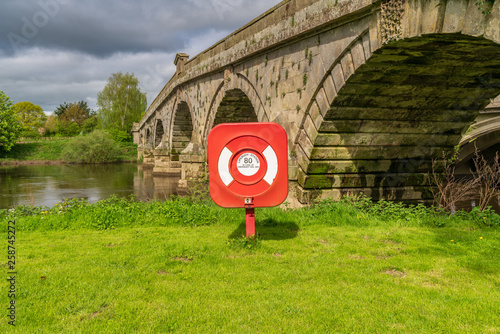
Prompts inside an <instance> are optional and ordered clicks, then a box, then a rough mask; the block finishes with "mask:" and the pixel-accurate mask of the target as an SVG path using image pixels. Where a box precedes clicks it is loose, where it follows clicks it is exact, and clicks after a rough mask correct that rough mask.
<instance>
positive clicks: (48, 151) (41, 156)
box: [0, 139, 69, 162]
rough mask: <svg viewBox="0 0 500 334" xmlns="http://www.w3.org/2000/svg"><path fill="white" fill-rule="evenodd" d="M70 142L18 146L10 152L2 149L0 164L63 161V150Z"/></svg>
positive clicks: (55, 141) (65, 140)
mask: <svg viewBox="0 0 500 334" xmlns="http://www.w3.org/2000/svg"><path fill="white" fill-rule="evenodd" d="M68 141H69V139H54V140H47V141H37V142H30V143H22V144H16V145H14V146H13V147H12V149H11V150H10V151H9V152H5V151H4V150H3V149H1V148H0V162H8V161H27V160H62V158H61V154H62V150H63V149H64V146H65V145H66V143H67V142H68Z"/></svg>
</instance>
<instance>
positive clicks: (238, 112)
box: [212, 89, 258, 128]
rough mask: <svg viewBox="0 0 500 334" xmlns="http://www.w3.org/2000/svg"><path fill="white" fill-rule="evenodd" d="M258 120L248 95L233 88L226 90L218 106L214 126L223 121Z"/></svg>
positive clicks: (243, 121)
mask: <svg viewBox="0 0 500 334" xmlns="http://www.w3.org/2000/svg"><path fill="white" fill-rule="evenodd" d="M257 121H258V120H257V115H256V113H255V109H254V107H253V105H252V102H251V101H250V99H249V98H248V96H247V95H246V94H245V93H244V92H243V91H242V90H240V89H231V90H228V91H227V92H226V94H225V95H224V98H223V99H222V101H221V102H220V104H219V106H218V108H217V113H216V114H215V118H214V121H213V124H212V128H213V127H214V126H216V125H218V124H221V123H245V122H257Z"/></svg>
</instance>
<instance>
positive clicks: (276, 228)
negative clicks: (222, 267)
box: [229, 218, 299, 240]
mask: <svg viewBox="0 0 500 334" xmlns="http://www.w3.org/2000/svg"><path fill="white" fill-rule="evenodd" d="M298 232H299V226H298V225H297V224H295V223H291V222H277V221H276V220H274V219H272V218H267V219H264V220H262V221H256V222H255V233H256V234H257V236H258V237H259V239H261V240H285V239H293V238H295V237H297V233H298ZM245 235H246V223H241V224H240V226H238V228H237V229H236V230H234V232H233V233H231V235H229V239H238V238H241V237H243V236H245Z"/></svg>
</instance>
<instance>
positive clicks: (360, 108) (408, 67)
mask: <svg viewBox="0 0 500 334" xmlns="http://www.w3.org/2000/svg"><path fill="white" fill-rule="evenodd" d="M366 35H367V32H364V33H363V34H361V35H360V36H359V37H358V38H356V39H355V40H354V41H353V42H352V43H351V45H349V47H348V48H347V49H346V50H345V51H344V52H343V53H342V54H341V55H340V56H339V57H338V58H337V59H336V60H335V61H334V62H333V64H332V66H331V67H330V69H329V71H328V73H327V75H326V76H325V77H324V78H323V80H322V81H321V84H320V87H319V88H318V89H317V91H316V93H315V97H314V98H313V99H312V101H311V103H310V105H309V106H308V112H307V113H306V116H305V119H304V121H303V122H302V127H301V131H300V133H299V136H298V138H297V140H296V142H297V146H298V147H300V150H299V151H300V152H301V155H300V156H299V157H298V162H299V165H300V167H301V171H300V172H299V184H300V185H301V186H302V187H303V188H304V189H329V190H330V194H329V196H331V195H332V192H334V193H335V195H336V196H337V197H338V196H341V195H342V194H343V193H346V192H353V191H361V192H364V193H365V194H367V195H369V196H371V197H373V198H375V199H378V198H389V199H398V200H404V199H410V198H415V197H418V196H417V195H416V192H421V191H422V188H421V187H422V186H424V185H425V184H427V181H426V175H427V171H428V170H429V166H430V164H431V160H432V159H434V158H440V157H442V154H443V152H445V153H449V152H451V151H453V148H454V146H455V145H457V144H458V143H459V141H460V138H461V137H462V132H463V131H464V130H465V129H467V127H468V126H469V125H470V124H471V123H472V121H473V120H474V119H475V118H476V116H477V115H478V113H479V111H480V110H482V109H484V108H485V107H486V106H487V105H488V103H489V102H490V100H491V99H492V98H494V97H495V96H497V95H498V94H499V93H500V69H499V66H498V65H495V64H498V58H499V56H500V45H498V44H497V43H495V42H493V41H491V40H488V39H485V38H482V37H474V36H468V35H464V34H456V33H451V34H427V35H421V36H418V37H411V38H405V39H401V40H397V41H392V42H389V43H387V44H385V45H384V46H382V47H381V48H379V49H377V50H376V51H374V52H373V53H372V54H369V53H368V52H366V50H367V48H365V47H364V45H365V44H366V43H364V38H365V37H364V36H366ZM367 55H369V57H366V56H367ZM335 195H334V196H335Z"/></svg>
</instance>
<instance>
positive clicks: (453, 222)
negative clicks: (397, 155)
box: [0, 198, 500, 333]
mask: <svg viewBox="0 0 500 334" xmlns="http://www.w3.org/2000/svg"><path fill="white" fill-rule="evenodd" d="M0 217H1V219H2V221H5V222H7V221H8V220H15V222H16V224H15V226H16V229H17V232H16V241H15V243H16V244H15V247H16V249H18V250H19V252H18V253H17V254H16V264H17V265H16V272H17V274H18V275H19V277H22V280H19V281H18V282H17V283H16V284H17V285H16V289H18V292H19V293H18V294H16V298H17V299H16V303H15V305H16V309H17V310H18V312H17V323H16V328H14V329H13V330H14V332H18V333H23V332H26V331H29V329H30V328H39V329H41V330H42V331H46V332H54V333H55V332H75V331H76V332H94V333H96V332H108V331H109V329H110V328H112V329H113V331H116V332H130V331H132V332H137V333H164V332H179V333H200V332H221V333H235V332H238V333H250V332H258V331H260V332H266V333H274V332H280V333H282V332H283V333H285V332H286V333H288V332H322V333H324V332H330V331H334V332H340V333H387V332H408V333H417V332H447V333H463V332H467V333H487V332H498V331H499V330H500V320H499V318H498V312H497V309H498V308H497V305H499V303H500V290H499V289H498V286H499V285H500V258H499V257H500V255H499V252H498V250H499V249H500V229H499V228H498V227H495V228H492V227H484V226H485V224H486V223H485V221H486V222H489V223H493V222H495V221H496V220H497V219H498V218H497V216H496V215H494V214H491V213H487V214H482V213H477V212H476V213H473V214H463V215H461V214H459V215H455V216H447V215H443V214H438V213H435V212H433V211H430V210H426V209H425V208H423V207H414V208H410V209H408V208H404V207H398V206H397V205H393V204H382V206H381V205H379V204H370V203H368V202H366V201H365V202H364V203H354V204H353V203H351V204H350V203H348V202H345V201H344V202H340V203H327V202H325V203H322V204H319V205H316V206H313V207H310V208H303V209H297V210H281V209H279V208H267V209H257V210H256V231H257V233H258V236H257V238H256V240H252V241H247V240H246V238H244V237H243V235H244V233H245V223H244V221H245V215H244V210H242V209H222V208H219V207H217V206H215V205H214V204H212V203H210V202H208V201H207V202H203V201H194V200H192V199H178V200H175V201H167V202H147V203H145V202H135V201H130V200H125V199H118V198H111V199H108V200H105V201H101V202H98V203H96V204H92V205H90V204H88V203H86V202H85V201H78V200H74V201H66V202H61V203H59V204H58V205H56V206H55V207H52V208H34V207H27V206H25V207H20V208H16V209H15V210H10V211H8V210H4V211H0ZM489 223H488V224H489ZM6 224H7V223H5V225H4V226H6ZM495 224H496V223H495ZM3 233H5V235H4V238H5V239H4V240H7V235H6V234H7V228H5V229H4V232H3ZM75 259H78V261H75ZM28 290H29V291H28ZM7 298H8V295H7V294H2V295H1V296H0V303H2V305H9V300H8V299H7ZM145 324H146V325H145Z"/></svg>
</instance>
